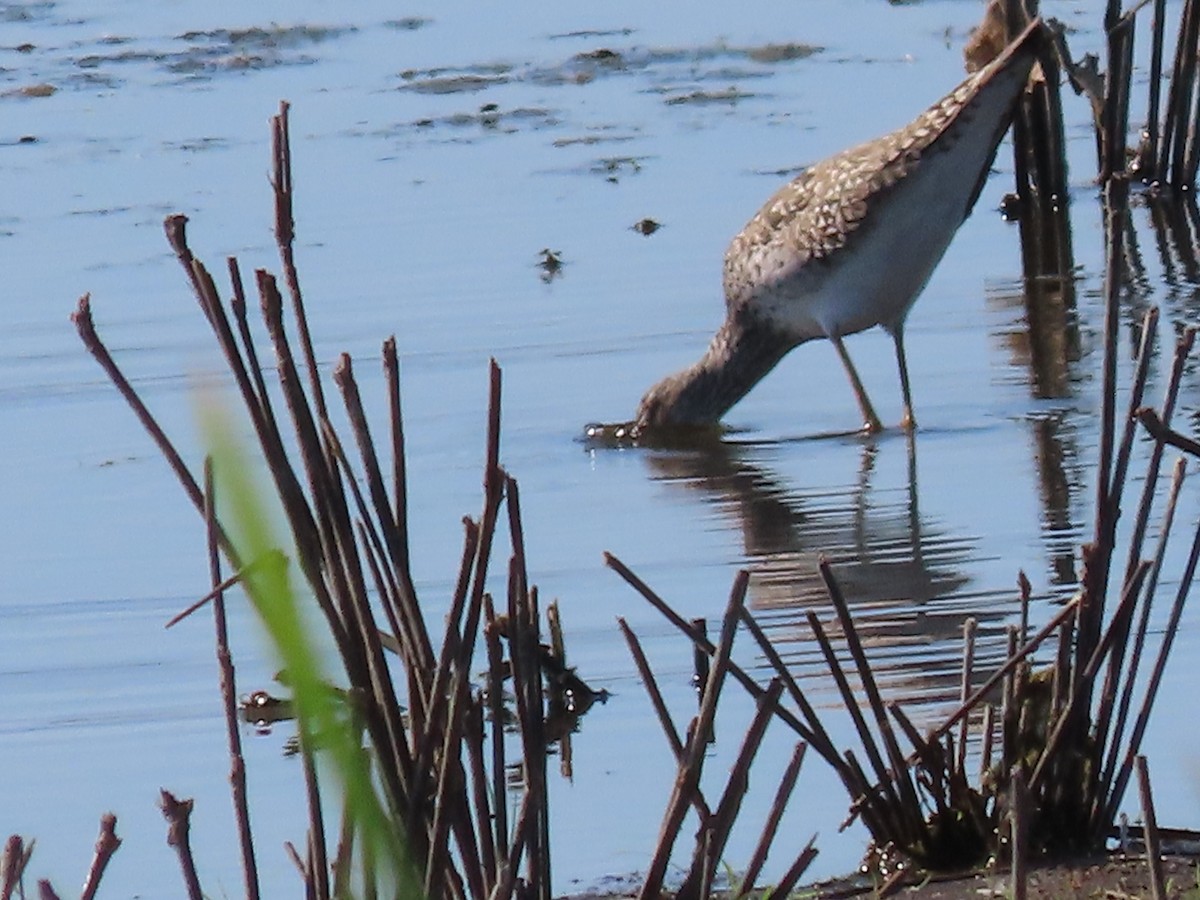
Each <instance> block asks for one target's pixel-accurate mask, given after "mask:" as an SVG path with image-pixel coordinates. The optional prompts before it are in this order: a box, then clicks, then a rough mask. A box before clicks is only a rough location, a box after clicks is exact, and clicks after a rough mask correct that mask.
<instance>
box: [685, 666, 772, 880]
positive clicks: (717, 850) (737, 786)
mask: <svg viewBox="0 0 1200 900" xmlns="http://www.w3.org/2000/svg"><path fill="white" fill-rule="evenodd" d="M782 694H783V683H782V682H781V681H780V680H779V679H778V678H774V679H772V680H771V683H770V685H769V686H768V687H767V692H766V694H764V695H763V696H762V697H761V698H760V699H759V701H758V703H757V704H756V706H757V709H756V711H755V714H754V719H753V721H751V723H750V727H749V728H748V729H747V730H746V736H745V738H744V739H743V740H742V746H741V749H740V750H739V751H738V755H737V758H736V759H735V760H734V763H733V766H732V767H731V768H730V770H729V778H728V780H727V781H726V783H725V790H724V792H723V793H722V794H721V799H720V800H719V801H718V802H717V808H716V810H715V811H714V813H713V815H712V817H711V818H709V819H707V820H706V821H704V822H703V824H702V826H701V830H702V832H703V834H704V840H703V842H701V843H699V844H698V846H697V848H696V853H695V855H694V857H693V861H692V871H691V874H690V875H689V876H688V880H687V881H685V882H684V887H683V888H682V889H681V891H680V893H681V894H684V893H686V891H687V889H688V886H689V885H694V884H695V882H696V879H697V878H699V881H700V891H699V897H700V898H701V900H707V898H708V896H709V895H708V893H707V892H706V890H705V887H704V886H705V885H710V884H712V880H713V878H715V877H716V873H717V866H718V865H719V864H720V862H721V857H722V856H723V855H724V853H725V846H726V844H727V843H728V841H729V833H730V831H731V830H732V829H733V823H734V822H735V821H736V820H737V816H738V813H739V812H740V810H741V808H742V800H744V799H745V796H746V791H747V790H749V788H750V765H751V763H753V762H754V757H755V756H756V755H757V754H758V749H759V747H760V746H761V745H762V740H763V737H764V736H765V735H766V733H767V725H769V724H770V722H771V718H772V716H773V715H774V708H775V705H776V704H777V703H778V702H779V698H780V696H781V695H782Z"/></svg>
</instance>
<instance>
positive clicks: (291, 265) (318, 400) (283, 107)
mask: <svg viewBox="0 0 1200 900" xmlns="http://www.w3.org/2000/svg"><path fill="white" fill-rule="evenodd" d="M290 110H291V104H289V103H288V102H287V101H286V100H284V101H281V102H280V104H279V115H277V116H273V117H272V118H271V156H272V159H273V160H274V166H273V170H274V171H273V174H272V176H271V187H272V188H273V189H274V191H275V242H276V243H277V244H278V245H279V259H280V263H281V265H282V268H283V279H284V283H285V284H286V285H287V288H288V294H289V295H290V296H291V300H292V315H294V316H295V317H296V330H297V332H299V335H300V347H301V350H302V351H303V353H304V362H305V365H306V367H307V369H308V385H309V389H310V390H311V391H312V396H313V403H315V404H316V407H317V414H318V415H319V416H320V417H322V418H324V417H325V414H326V410H325V392H324V390H323V389H322V387H321V376H320V373H319V372H318V371H317V358H316V355H315V354H314V353H313V345H312V336H311V335H310V334H309V331H308V315H307V314H306V313H305V311H304V301H303V298H302V296H301V294H300V276H299V275H298V274H297V272H296V258H295V252H294V249H293V244H294V242H295V239H296V220H295V217H294V215H293V210H292V196H293V195H292V147H291V136H290V134H289V132H288V113H289V111H290Z"/></svg>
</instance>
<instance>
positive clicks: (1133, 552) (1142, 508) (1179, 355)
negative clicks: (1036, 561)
mask: <svg viewBox="0 0 1200 900" xmlns="http://www.w3.org/2000/svg"><path fill="white" fill-rule="evenodd" d="M1150 321H1151V320H1150V319H1149V318H1148V319H1147V322H1148V323H1149V322H1150ZM1153 321H1157V315H1155V317H1154V319H1153ZM1195 339H1196V330H1195V328H1194V327H1191V326H1189V327H1188V328H1185V329H1184V331H1183V333H1182V334H1180V335H1179V337H1178V338H1177V339H1176V341H1175V355H1174V357H1173V360H1172V363H1171V375H1170V377H1169V378H1168V379H1167V387H1166V390H1165V391H1164V393H1163V400H1162V407H1161V410H1162V413H1161V420H1160V421H1161V423H1162V425H1163V426H1164V427H1166V426H1169V425H1170V424H1171V419H1172V417H1173V416H1174V414H1175V403H1176V400H1177V399H1178V397H1179V387H1180V385H1181V384H1182V381H1183V373H1184V369H1185V368H1186V366H1187V360H1188V357H1189V355H1190V354H1191V351H1192V345H1193V344H1194V343H1195ZM1147 355H1148V354H1147ZM1139 368H1140V361H1139ZM1131 400H1132V398H1131ZM1135 418H1136V419H1138V420H1139V421H1142V422H1143V424H1145V420H1144V419H1142V417H1141V404H1140V402H1139V403H1138V404H1136V405H1135V404H1133V403H1132V402H1131V403H1130V420H1131V421H1132V420H1134V419H1135ZM1148 430H1149V429H1148ZM1151 436H1152V437H1154V438H1155V443H1154V447H1153V448H1151V451H1150V459H1149V460H1148V461H1147V463H1146V478H1145V480H1144V481H1143V483H1142V496H1141V500H1140V502H1139V504H1138V511H1137V516H1136V517H1135V519H1134V525H1133V531H1132V533H1131V535H1130V538H1129V555H1128V558H1127V560H1126V562H1125V580H1126V581H1128V580H1129V577H1130V575H1131V574H1132V573H1133V568H1134V566H1135V565H1137V561H1138V560H1139V559H1141V558H1142V545H1143V542H1144V540H1145V536H1146V528H1147V526H1148V524H1149V521H1150V510H1151V508H1152V507H1153V503H1154V492H1155V490H1156V489H1157V487H1158V473H1159V471H1160V469H1161V467H1162V457H1163V450H1164V444H1165V440H1164V439H1163V437H1161V436H1160V434H1155V433H1154V432H1153V431H1151Z"/></svg>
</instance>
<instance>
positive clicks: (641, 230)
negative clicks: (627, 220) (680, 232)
mask: <svg viewBox="0 0 1200 900" xmlns="http://www.w3.org/2000/svg"><path fill="white" fill-rule="evenodd" d="M629 227H630V228H632V229H633V230H634V231H636V232H637V233H638V234H640V235H644V236H645V237H650V235H652V234H654V232H656V231H658V229H660V228H662V223H661V222H656V221H654V220H653V219H651V218H649V217H647V218H645V219H640V220H639V221H637V222H634V223H633V224H632V225H630V226H629Z"/></svg>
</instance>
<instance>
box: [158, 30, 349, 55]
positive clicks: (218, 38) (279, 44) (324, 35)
mask: <svg viewBox="0 0 1200 900" xmlns="http://www.w3.org/2000/svg"><path fill="white" fill-rule="evenodd" d="M357 30H358V29H357V28H355V27H354V26H352V25H287V26H281V25H272V26H270V27H269V28H259V27H255V28H214V29H212V30H210V31H185V32H184V33H183V34H181V35H179V40H182V41H189V42H191V43H193V44H211V45H214V46H216V47H219V48H222V49H226V48H247V47H249V48H255V49H260V50H263V49H271V50H276V49H284V48H288V47H300V46H308V45H311V44H319V43H322V42H323V41H328V40H333V39H336V38H340V37H344V36H345V35H347V34H352V33H354V32H355V31H357Z"/></svg>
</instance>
